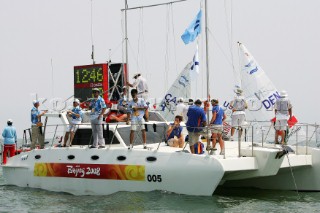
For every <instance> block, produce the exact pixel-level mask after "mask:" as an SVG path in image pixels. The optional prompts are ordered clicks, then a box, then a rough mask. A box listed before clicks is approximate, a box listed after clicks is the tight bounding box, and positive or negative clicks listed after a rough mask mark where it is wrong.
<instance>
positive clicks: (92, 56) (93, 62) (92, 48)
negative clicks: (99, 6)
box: [91, 0, 96, 64]
mask: <svg viewBox="0 0 320 213" xmlns="http://www.w3.org/2000/svg"><path fill="white" fill-rule="evenodd" d="M92 2H93V0H91V59H92V64H95V63H96V62H95V61H94V45H93V24H92V22H93V21H92V20H93V13H92V7H93V6H92V5H93V4H92Z"/></svg>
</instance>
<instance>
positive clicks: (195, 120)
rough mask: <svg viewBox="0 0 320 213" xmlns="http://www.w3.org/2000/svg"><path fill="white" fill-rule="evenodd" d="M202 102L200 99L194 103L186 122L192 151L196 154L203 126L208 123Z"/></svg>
mask: <svg viewBox="0 0 320 213" xmlns="http://www.w3.org/2000/svg"><path fill="white" fill-rule="evenodd" d="M201 104H202V102H201V101H200V100H199V99H198V100H196V101H195V102H194V105H192V106H190V107H189V109H188V113H187V116H188V121H187V123H186V126H187V130H188V137H189V139H188V141H189V146H190V151H191V153H192V154H194V153H195V152H194V145H195V144H196V143H197V142H198V139H199V136H200V132H201V131H202V130H203V127H204V126H206V125H207V117H206V114H205V112H204V110H203V109H202V108H201Z"/></svg>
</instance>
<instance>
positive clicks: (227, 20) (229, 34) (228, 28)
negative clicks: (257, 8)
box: [224, 0, 238, 81]
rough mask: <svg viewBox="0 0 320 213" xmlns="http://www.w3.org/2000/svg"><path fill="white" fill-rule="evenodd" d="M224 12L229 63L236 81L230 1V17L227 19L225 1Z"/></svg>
mask: <svg viewBox="0 0 320 213" xmlns="http://www.w3.org/2000/svg"><path fill="white" fill-rule="evenodd" d="M224 11H225V16H226V22H227V23H226V28H227V34H228V41H229V42H228V43H229V50H230V55H231V61H232V70H233V75H234V79H235V81H237V80H238V76H237V73H236V70H235V66H234V57H233V51H232V43H233V42H232V41H233V31H232V0H230V17H229V18H228V12H227V0H225V1H224Z"/></svg>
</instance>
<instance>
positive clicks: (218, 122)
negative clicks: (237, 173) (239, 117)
mask: <svg viewBox="0 0 320 213" xmlns="http://www.w3.org/2000/svg"><path fill="white" fill-rule="evenodd" d="M211 104H212V118H211V121H210V125H211V131H212V149H211V146H210V140H208V141H209V144H208V145H207V150H212V151H213V150H216V143H217V140H218V142H219V144H220V149H221V151H220V155H224V141H223V139H222V132H223V121H224V120H225V119H226V115H225V114H224V110H223V109H222V107H220V106H219V101H218V100H217V99H212V100H211Z"/></svg>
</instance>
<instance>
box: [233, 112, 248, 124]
mask: <svg viewBox="0 0 320 213" xmlns="http://www.w3.org/2000/svg"><path fill="white" fill-rule="evenodd" d="M245 120H246V115H245V114H239V115H232V121H231V125H232V127H238V126H243V125H244V122H245Z"/></svg>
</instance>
